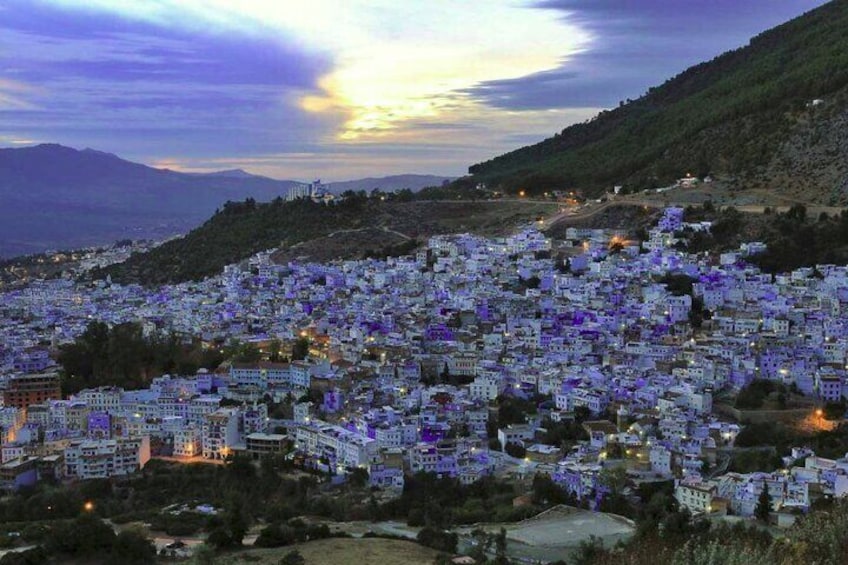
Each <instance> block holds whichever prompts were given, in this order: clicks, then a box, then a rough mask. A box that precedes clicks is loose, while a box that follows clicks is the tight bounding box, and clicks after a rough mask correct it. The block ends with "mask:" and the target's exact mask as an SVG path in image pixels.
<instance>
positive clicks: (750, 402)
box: [736, 379, 789, 410]
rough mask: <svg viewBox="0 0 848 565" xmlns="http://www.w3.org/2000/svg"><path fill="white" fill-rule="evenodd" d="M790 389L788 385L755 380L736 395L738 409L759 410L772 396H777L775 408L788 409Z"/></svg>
mask: <svg viewBox="0 0 848 565" xmlns="http://www.w3.org/2000/svg"><path fill="white" fill-rule="evenodd" d="M788 394H789V389H788V387H786V385H784V384H782V383H778V382H775V381H770V380H767V379H754V380H753V381H751V382H750V383H748V385H747V386H745V387H744V388H743V389H742V390H740V391H739V394H737V395H736V408H738V409H740V410H757V409H759V408H762V407H763V404H764V403H765V402H766V399H768V398H769V397H770V396H772V395H774V396H775V403H776V406H775V408H778V409H781V408H786V397H787V395H788Z"/></svg>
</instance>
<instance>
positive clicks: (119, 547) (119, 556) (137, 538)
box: [112, 530, 156, 564]
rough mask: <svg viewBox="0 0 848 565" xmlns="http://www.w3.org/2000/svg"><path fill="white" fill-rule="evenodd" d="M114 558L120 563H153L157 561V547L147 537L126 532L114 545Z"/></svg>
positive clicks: (130, 531)
mask: <svg viewBox="0 0 848 565" xmlns="http://www.w3.org/2000/svg"><path fill="white" fill-rule="evenodd" d="M112 557H113V559H114V560H115V561H116V562H119V563H139V564H144V563H152V562H154V561H155V560H156V546H155V545H153V542H152V541H150V539H149V538H148V537H147V536H145V535H143V534H141V533H139V532H136V531H133V530H124V531H123V532H121V533H119V534H118V535H117V537H116V538H115V541H114V543H113V544H112Z"/></svg>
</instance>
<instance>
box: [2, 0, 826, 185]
mask: <svg viewBox="0 0 848 565" xmlns="http://www.w3.org/2000/svg"><path fill="white" fill-rule="evenodd" d="M820 3H821V1H813V0H786V1H785V2H780V3H774V2H759V0H715V1H714V2H702V1H700V0H698V1H696V0H675V1H674V2H670V1H668V0H665V1H661V0H642V1H639V2H637V1H635V0H634V1H625V0H617V1H613V0H547V1H543V2H539V1H531V0H462V1H459V2H457V1H456V0H430V1H428V2H418V1H402V0H345V1H344V2H341V1H339V0H308V1H306V0H144V1H137V2H129V1H123V2H121V1H115V0H3V2H2V4H0V8H2V17H0V124H2V126H3V131H4V132H7V134H6V138H7V139H9V140H11V139H17V140H29V139H38V140H44V141H56V142H60V143H65V144H68V145H73V146H77V147H84V146H90V147H96V148H101V149H104V150H108V151H111V152H115V153H119V154H120V155H122V156H124V157H126V158H130V159H134V160H139V161H142V162H150V163H156V162H159V163H169V164H170V165H171V166H173V167H181V168H184V169H195V170H215V169H220V168H231V167H243V168H246V169H249V170H256V171H257V172H260V173H263V174H267V175H270V176H276V177H280V178H293V177H294V178H309V177H314V176H317V177H322V178H332V179H334V180H339V179H343V178H350V177H352V176H367V175H374V174H381V173H391V172H409V171H418V172H433V173H441V174H446V175H457V174H461V173H463V172H464V171H465V170H466V167H467V166H468V165H469V164H471V163H474V162H477V161H480V160H485V159H488V158H491V157H492V156H494V155H497V154H500V153H504V152H506V151H508V150H510V149H513V148H515V147H516V146H518V145H523V144H525V143H530V142H532V141H535V140H541V139H543V138H544V137H547V136H548V135H550V133H552V132H553V131H557V130H559V129H561V128H562V127H565V126H567V125H569V124H571V123H574V122H578V121H583V120H585V119H587V118H589V117H590V116H592V115H593V114H595V113H596V112H597V111H599V110H600V109H602V108H605V107H609V106H612V105H614V104H615V103H617V101H618V100H620V99H622V98H625V97H627V96H630V97H633V96H636V95H638V94H639V93H640V92H642V91H644V90H645V89H646V88H647V87H648V86H651V85H653V84H656V83H657V82H660V81H662V80H664V79H665V78H667V77H668V76H670V75H671V74H674V73H676V72H678V71H680V70H683V68H685V67H686V66H688V65H689V64H692V63H695V62H699V61H701V60H703V59H705V58H709V57H711V56H713V55H715V54H718V53H719V52H720V51H723V50H724V49H727V48H729V47H733V46H736V45H738V44H741V43H743V42H744V41H745V40H746V39H747V38H748V36H750V35H752V34H753V33H756V32H758V31H760V30H762V29H764V28H766V27H768V26H770V25H772V24H775V23H778V22H779V21H780V20H782V19H787V18H789V17H791V16H793V15H796V14H798V13H800V12H801V11H803V10H804V9H806V8H808V7H813V6H814V5H816V4H820ZM777 4H779V5H777ZM22 87H23V88H22ZM27 89H29V90H27ZM6 143H11V141H6Z"/></svg>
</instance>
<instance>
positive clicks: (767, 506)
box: [754, 481, 771, 522]
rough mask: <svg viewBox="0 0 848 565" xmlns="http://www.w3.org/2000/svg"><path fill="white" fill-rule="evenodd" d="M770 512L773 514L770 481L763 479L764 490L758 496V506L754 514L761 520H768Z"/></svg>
mask: <svg viewBox="0 0 848 565" xmlns="http://www.w3.org/2000/svg"><path fill="white" fill-rule="evenodd" d="M769 514H771V496H769V488H768V483H767V482H765V481H763V490H762V491H761V492H760V496H759V498H757V507H756V508H755V509H754V516H755V517H756V518H757V520H759V521H761V522H768V519H769Z"/></svg>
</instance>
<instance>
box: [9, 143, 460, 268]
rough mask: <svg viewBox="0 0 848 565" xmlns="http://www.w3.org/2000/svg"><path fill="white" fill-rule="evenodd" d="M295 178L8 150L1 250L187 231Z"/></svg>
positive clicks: (58, 151)
mask: <svg viewBox="0 0 848 565" xmlns="http://www.w3.org/2000/svg"><path fill="white" fill-rule="evenodd" d="M397 178H403V177H397ZM434 178H438V180H439V181H440V182H441V180H443V179H441V177H434ZM354 182H356V181H354ZM362 182H365V181H362ZM373 182H374V181H373V180H372V179H368V182H365V184H364V185H363V186H366V185H367V186H369V187H370V186H373ZM295 184H298V183H296V182H295V181H290V180H275V179H271V178H268V177H263V176H258V175H253V174H250V173H248V172H246V171H243V170H240V169H234V170H227V171H219V172H214V173H200V174H197V173H181V172H177V171H172V170H168V169H157V168H153V167H148V166H146V165H141V164H139V163H133V162H130V161H126V160H124V159H121V158H120V157H118V156H116V155H113V154H111V153H105V152H102V151H96V150H93V149H83V150H76V149H72V148H70V147H64V146H62V145H57V144H43V145H37V146H34V147H24V148H10V149H0V203H2V206H0V257H3V256H7V257H8V256H14V255H21V254H26V253H36V252H40V251H44V250H46V249H51V248H62V249H68V248H79V247H84V246H89V245H102V244H106V243H111V242H113V241H115V240H118V239H125V238H131V239H149V238H153V239H159V238H163V237H166V236H170V235H174V234H179V233H185V232H186V231H188V230H190V229H191V228H193V227H195V226H197V225H199V224H200V223H201V222H202V221H203V220H205V219H207V218H208V217H209V216H211V215H212V214H213V213H214V212H215V210H217V209H219V208H220V207H221V206H223V204H224V203H225V202H227V201H241V200H244V199H246V198H253V199H254V200H257V201H269V200H272V199H274V198H276V197H278V196H283V197H285V195H286V194H287V192H288V190H289V188H291V187H292V186H294V185H295Z"/></svg>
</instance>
